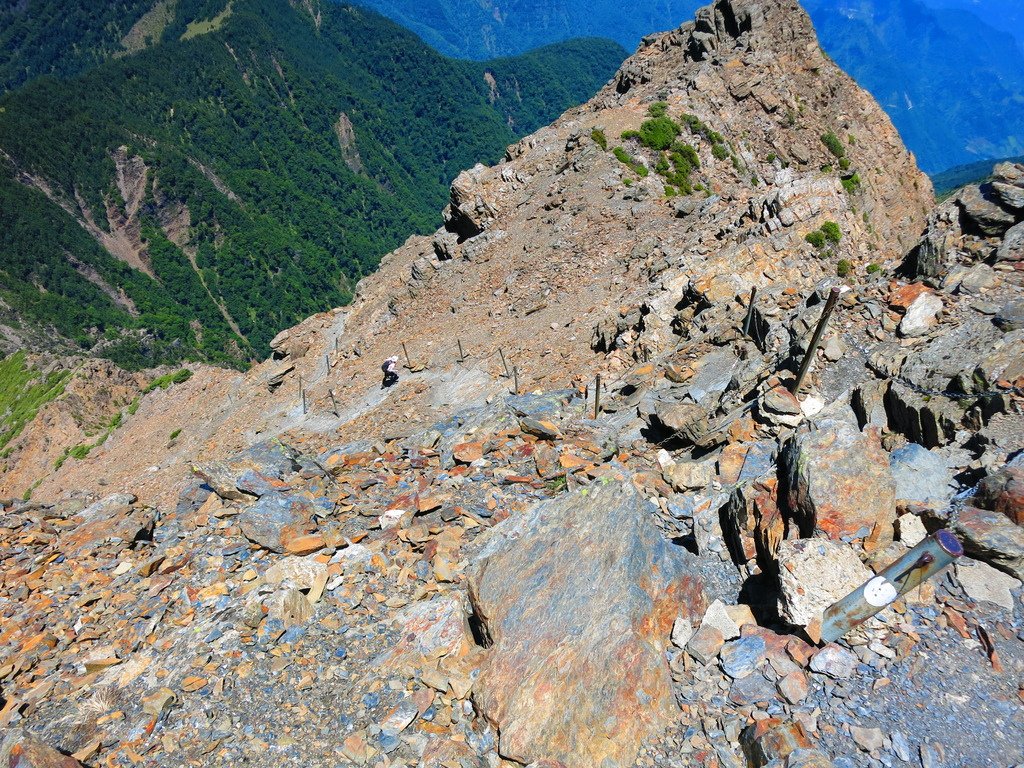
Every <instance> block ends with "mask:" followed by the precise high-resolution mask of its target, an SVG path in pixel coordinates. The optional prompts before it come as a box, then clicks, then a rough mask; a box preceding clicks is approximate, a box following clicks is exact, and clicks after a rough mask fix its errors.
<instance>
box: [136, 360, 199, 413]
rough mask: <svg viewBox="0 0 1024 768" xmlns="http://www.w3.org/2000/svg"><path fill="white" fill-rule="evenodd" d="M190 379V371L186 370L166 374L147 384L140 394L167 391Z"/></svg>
mask: <svg viewBox="0 0 1024 768" xmlns="http://www.w3.org/2000/svg"><path fill="white" fill-rule="evenodd" d="M191 378H192V371H190V370H189V369H188V368H182V369H181V370H180V371H175V372H174V373H168V374H165V375H163V376H159V377H157V378H155V379H153V380H152V381H151V382H149V384H148V385H147V386H146V388H145V389H143V390H142V393H143V394H144V395H148V394H149V393H150V392H153V391H155V390H157V389H167V388H168V387H170V386H171V385H172V384H184V383H185V382H186V381H188V380H189V379H191ZM129 407H130V406H129Z"/></svg>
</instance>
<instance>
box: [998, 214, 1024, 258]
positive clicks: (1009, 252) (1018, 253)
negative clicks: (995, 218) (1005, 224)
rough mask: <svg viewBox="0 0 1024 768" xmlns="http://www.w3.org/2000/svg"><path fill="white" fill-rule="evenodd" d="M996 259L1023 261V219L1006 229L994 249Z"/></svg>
mask: <svg viewBox="0 0 1024 768" xmlns="http://www.w3.org/2000/svg"><path fill="white" fill-rule="evenodd" d="M996 261H1024V221H1022V222H1021V223H1020V224H1017V225H1015V226H1013V227H1010V229H1009V230H1007V232H1006V234H1005V235H1004V236H1003V242H1002V243H1000V244H999V250H998V251H996Z"/></svg>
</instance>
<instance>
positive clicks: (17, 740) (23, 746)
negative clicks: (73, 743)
mask: <svg viewBox="0 0 1024 768" xmlns="http://www.w3.org/2000/svg"><path fill="white" fill-rule="evenodd" d="M0 766H3V768H82V764H81V763H80V762H78V761H77V760H75V758H73V757H68V756H67V755H64V754H61V753H60V752H58V751H57V750H56V749H53V748H52V747H48V746H46V745H45V744H41V743H40V742H38V741H36V740H35V739H33V738H32V737H31V736H29V735H28V734H27V733H26V732H25V731H23V730H21V729H13V730H11V731H8V732H7V734H6V736H5V737H4V740H3V742H2V743H0Z"/></svg>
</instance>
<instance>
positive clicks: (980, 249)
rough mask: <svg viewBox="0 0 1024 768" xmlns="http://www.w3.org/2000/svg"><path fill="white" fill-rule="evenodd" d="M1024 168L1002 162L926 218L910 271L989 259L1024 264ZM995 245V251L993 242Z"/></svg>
mask: <svg viewBox="0 0 1024 768" xmlns="http://www.w3.org/2000/svg"><path fill="white" fill-rule="evenodd" d="M1022 203H1024V165H1020V164H1019V163H1018V164H1014V163H1000V164H999V165H997V166H995V168H994V169H993V171H992V180H991V181H988V182H985V183H983V184H980V185H969V186H967V187H964V188H963V189H962V190H961V191H960V192H959V193H958V194H957V195H956V197H955V198H953V199H951V200H949V201H947V202H946V203H943V204H942V205H940V206H939V207H938V208H937V209H936V210H935V211H934V212H932V213H931V214H930V215H929V217H928V226H927V229H926V230H925V234H924V236H923V238H922V240H921V242H920V243H919V244H918V246H917V247H916V248H915V249H914V251H913V253H911V254H910V257H909V259H908V268H909V270H910V271H912V272H913V273H914V274H916V275H919V276H922V277H938V276H940V275H944V274H946V273H947V272H948V271H950V270H951V269H952V268H954V266H955V265H956V264H958V263H959V264H972V263H976V262H979V261H986V262H989V263H992V264H996V265H1005V266H1007V267H1011V268H1014V269H1017V268H1020V265H1021V264H1024V206H1022V205H1021V204H1022ZM993 240H995V241H996V245H995V247H993V243H992V241H993Z"/></svg>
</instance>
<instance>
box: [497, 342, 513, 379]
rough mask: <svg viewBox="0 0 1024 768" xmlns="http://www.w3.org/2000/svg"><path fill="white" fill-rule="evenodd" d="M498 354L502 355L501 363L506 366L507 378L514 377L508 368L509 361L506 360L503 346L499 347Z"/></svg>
mask: <svg viewBox="0 0 1024 768" xmlns="http://www.w3.org/2000/svg"><path fill="white" fill-rule="evenodd" d="M498 354H499V355H501V364H502V365H503V366H505V378H506V379H510V378H512V374H511V373H509V370H508V363H507V362H506V361H505V353H504V352H503V351H502V349H501V347H498Z"/></svg>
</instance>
